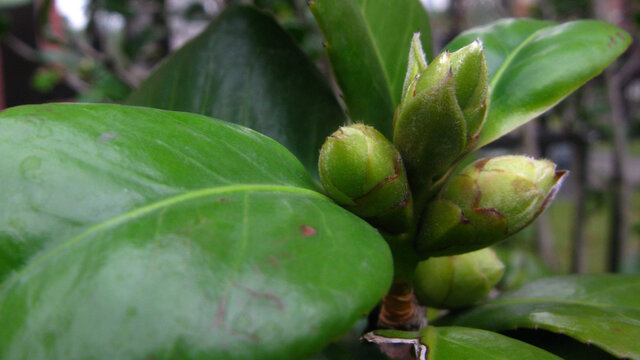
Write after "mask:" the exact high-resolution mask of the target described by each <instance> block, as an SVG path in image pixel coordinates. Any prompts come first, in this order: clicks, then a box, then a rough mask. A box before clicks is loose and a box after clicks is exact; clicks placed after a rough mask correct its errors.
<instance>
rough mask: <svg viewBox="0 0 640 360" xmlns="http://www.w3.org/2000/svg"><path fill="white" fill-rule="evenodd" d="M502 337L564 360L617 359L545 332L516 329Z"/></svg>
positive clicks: (574, 341)
mask: <svg viewBox="0 0 640 360" xmlns="http://www.w3.org/2000/svg"><path fill="white" fill-rule="evenodd" d="M502 334H503V335H506V336H509V337H512V338H515V339H518V340H520V341H524V342H526V343H527V344H531V345H533V346H536V347H539V348H542V349H545V350H547V351H548V352H550V353H553V354H556V355H558V356H560V357H561V358H563V359H565V360H615V359H617V357H615V356H613V355H611V354H609V353H607V352H605V351H603V350H600V349H599V348H597V347H595V346H593V345H589V344H584V343H581V342H579V341H577V340H574V339H572V338H570V337H568V336H565V335H562V334H557V333H552V332H549V331H545V330H540V329H538V330H534V329H518V330H511V331H504V332H502Z"/></svg>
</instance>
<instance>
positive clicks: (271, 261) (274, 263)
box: [267, 256, 282, 266]
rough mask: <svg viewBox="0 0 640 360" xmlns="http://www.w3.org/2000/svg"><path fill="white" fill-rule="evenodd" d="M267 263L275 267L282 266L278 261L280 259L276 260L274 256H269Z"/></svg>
mask: <svg viewBox="0 0 640 360" xmlns="http://www.w3.org/2000/svg"><path fill="white" fill-rule="evenodd" d="M267 261H268V262H269V263H270V264H272V265H275V266H280V265H282V261H280V259H278V258H277V257H275V256H269V258H268V259H267Z"/></svg>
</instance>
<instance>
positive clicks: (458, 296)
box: [414, 249, 504, 309]
mask: <svg viewBox="0 0 640 360" xmlns="http://www.w3.org/2000/svg"><path fill="white" fill-rule="evenodd" d="M503 274H504V264H503V263H502V262H501V261H500V259H499V258H498V256H497V255H496V253H495V252H494V251H493V250H491V249H482V250H478V251H473V252H469V253H466V254H461V255H454V256H443V257H434V258H430V259H428V260H425V261H422V262H420V263H419V264H418V267H417V269H416V275H415V276H416V277H415V280H414V286H415V294H416V297H417V298H418V300H419V301H420V303H421V304H422V305H425V306H430V307H435V308H439V309H454V308H459V307H463V306H469V305H472V304H473V303H475V302H476V301H478V300H480V299H482V298H484V297H485V296H487V294H489V292H490V291H491V289H492V288H493V287H494V286H495V285H496V284H497V283H498V281H500V278H501V277H502V275H503Z"/></svg>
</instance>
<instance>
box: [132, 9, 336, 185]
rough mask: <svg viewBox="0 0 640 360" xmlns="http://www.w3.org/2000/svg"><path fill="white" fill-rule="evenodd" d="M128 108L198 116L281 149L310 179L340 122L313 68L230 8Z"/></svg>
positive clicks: (255, 18)
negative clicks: (259, 136)
mask: <svg viewBox="0 0 640 360" xmlns="http://www.w3.org/2000/svg"><path fill="white" fill-rule="evenodd" d="M128 103H129V104H131V105H142V106H149V107H155V108H159V109H166V110H178V111H186V112H192V113H198V114H203V115H207V116H211V117H215V118H218V119H222V120H226V121H230V122H233V123H237V124H241V125H244V126H247V127H250V128H252V129H254V130H256V131H258V132H260V133H263V134H265V135H267V136H269V137H271V138H273V139H274V140H276V141H278V142H280V143H281V144H282V145H284V146H285V147H286V148H287V149H289V150H290V151H291V152H293V154H294V155H296V156H297V157H298V159H300V161H301V162H302V163H303V164H304V165H305V167H306V168H307V170H308V171H309V172H310V173H312V174H315V173H316V172H317V166H318V150H319V149H320V146H322V143H323V142H324V139H325V138H326V137H327V136H329V135H330V134H331V133H332V132H333V131H334V130H335V129H337V128H338V127H339V126H341V125H343V124H344V122H345V121H346V118H345V115H344V112H343V110H342V109H341V107H340V105H339V104H338V102H337V99H336V97H335V95H334V94H333V92H332V90H331V89H330V87H329V86H328V84H327V83H326V81H325V79H324V78H323V77H322V75H321V74H320V73H319V71H318V70H317V69H316V67H315V65H314V64H313V63H312V62H311V61H310V60H309V59H308V58H307V57H306V56H305V55H304V54H303V53H302V51H301V50H300V49H298V47H297V46H296V44H295V43H294V42H293V40H292V39H291V38H290V36H289V35H288V34H287V33H286V32H285V31H284V30H282V28H280V26H279V25H278V24H277V23H276V22H275V21H274V20H273V19H272V18H271V17H269V16H267V15H266V14H264V13H262V12H260V11H258V10H256V9H254V8H252V7H245V6H229V7H228V8H227V9H226V10H225V11H224V12H223V13H222V14H221V15H220V17H219V18H218V19H217V20H215V21H214V22H213V23H212V24H211V25H210V26H209V27H208V28H207V29H206V30H204V31H203V32H202V33H201V34H200V35H198V36H197V37H196V38H195V39H193V40H191V41H190V42H189V43H187V44H186V45H185V46H184V47H183V48H181V49H180V50H178V51H176V52H175V53H174V54H172V55H171V56H169V58H168V59H167V60H166V61H165V62H164V63H163V64H162V65H161V66H160V67H159V68H158V69H157V70H156V71H154V72H153V73H152V74H151V75H150V76H149V78H148V79H147V80H145V81H144V82H143V83H142V85H140V88H139V89H138V90H137V91H135V92H134V93H133V94H132V95H131V96H130V98H129V99H128Z"/></svg>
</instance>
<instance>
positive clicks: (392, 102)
mask: <svg viewBox="0 0 640 360" xmlns="http://www.w3.org/2000/svg"><path fill="white" fill-rule="evenodd" d="M309 6H310V7H311V11H312V12H313V14H314V15H315V17H316V20H317V21H318V23H319V24H320V28H321V29H322V32H323V34H324V38H325V41H326V51H327V54H328V55H329V60H330V62H331V67H332V69H333V73H334V74H335V76H336V80H337V82H338V85H340V88H341V89H342V92H343V97H344V101H345V103H346V104H347V108H348V110H349V117H350V118H351V119H352V120H353V121H356V122H362V123H365V124H368V125H372V126H374V127H375V128H376V129H377V130H379V131H380V132H382V133H383V134H384V135H385V136H387V137H388V138H391V125H392V120H393V114H394V111H395V109H396V106H397V105H398V103H399V102H400V97H401V95H402V85H403V82H404V78H405V72H406V70H407V62H408V49H409V45H410V43H411V37H412V36H413V33H415V32H420V33H421V38H422V45H423V47H424V49H425V51H426V52H427V56H428V58H431V49H432V45H431V30H430V26H429V17H428V15H427V13H426V11H425V10H424V8H423V7H422V4H421V3H420V1H418V0H394V1H393V2H389V1H387V0H344V1H328V0H312V1H310V2H309Z"/></svg>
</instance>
